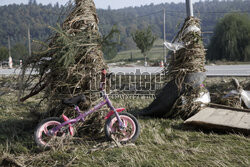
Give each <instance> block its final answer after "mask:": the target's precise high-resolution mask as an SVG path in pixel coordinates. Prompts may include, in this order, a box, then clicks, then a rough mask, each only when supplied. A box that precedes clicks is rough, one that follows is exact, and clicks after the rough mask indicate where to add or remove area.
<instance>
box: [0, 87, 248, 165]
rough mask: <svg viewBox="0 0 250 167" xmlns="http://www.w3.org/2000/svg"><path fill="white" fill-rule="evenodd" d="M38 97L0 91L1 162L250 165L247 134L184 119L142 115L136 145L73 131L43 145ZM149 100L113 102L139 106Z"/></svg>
mask: <svg viewBox="0 0 250 167" xmlns="http://www.w3.org/2000/svg"><path fill="white" fill-rule="evenodd" d="M0 90H1V88H0ZM35 101H36V99H30V100H29V101H27V102H25V103H24V104H22V105H18V104H17V103H16V95H15V92H14V91H12V92H10V93H8V94H5V95H3V96H0V164H2V166H6V164H7V165H10V166H11V165H12V166H18V165H19V166H129V167H133V166H135V167H137V166H143V167H150V166H152V167H154V166H159V167H165V166H211V167H212V166H213V167H214V166H220V167H222V166H246V167H248V166H250V139H249V137H247V136H243V135H241V134H232V133H222V132H212V131H204V130H201V129H200V130H199V129H194V128H191V127H186V126H184V125H183V121H182V120H169V119H152V118H150V119H147V118H138V119H139V122H140V125H141V134H140V136H139V138H138V140H137V141H136V143H135V145H126V146H124V147H121V148H119V147H116V146H114V144H112V143H108V142H106V141H105V140H104V139H103V138H101V139H99V140H95V141H93V140H85V139H84V138H79V137H74V138H71V139H70V140H66V141H67V142H66V144H65V145H60V146H59V147H58V148H54V149H51V150H40V149H39V148H38V147H37V146H36V145H35V143H34V140H33V131H34V128H35V126H36V125H37V122H36V121H34V119H35V117H33V115H32V114H30V109H31V108H32V107H34V105H35ZM151 101H152V99H146V100H145V99H144V100H140V99H137V100H125V101H124V100H114V101H113V103H114V105H116V106H117V107H122V106H124V105H125V107H127V108H128V109H129V111H130V112H131V111H133V112H135V111H137V110H139V109H141V108H143V107H145V106H147V105H148V104H149V103H150V102H151ZM103 136H104V135H103ZM69 141H70V142H69ZM98 148H99V149H98ZM0 166H1V165H0Z"/></svg>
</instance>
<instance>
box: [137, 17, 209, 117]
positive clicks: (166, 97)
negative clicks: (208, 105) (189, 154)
mask: <svg viewBox="0 0 250 167" xmlns="http://www.w3.org/2000/svg"><path fill="white" fill-rule="evenodd" d="M164 44H165V45H166V46H167V47H168V48H169V49H170V50H172V51H173V54H172V55H171V58H170V59H169V60H168V61H169V62H170V63H169V65H168V66H167V67H166V68H165V69H164V72H165V73H166V76H167V78H166V81H167V84H166V85H165V86H164V88H163V89H162V91H161V92H160V93H159V95H158V96H157V98H156V99H155V100H154V101H153V103H151V104H150V105H149V106H148V107H147V108H146V109H144V111H143V112H142V113H141V115H143V116H157V117H167V118H177V117H180V118H182V119H186V118H187V117H190V116H192V115H193V114H195V113H196V112H198V111H199V109H200V107H201V103H199V102H197V103H196V102H194V101H195V99H196V98H197V97H199V96H200V94H201V93H202V92H203V93H205V92H206V89H205V88H204V86H203V84H202V83H203V81H204V80H205V78H206V75H205V73H204V72H205V68H204V66H205V49H204V46H203V42H202V38H201V30H200V21H199V19H197V18H194V17H188V18H187V19H186V20H185V22H184V24H183V26H182V28H181V30H180V31H179V33H178V34H177V36H176V37H175V39H174V40H173V42H172V43H168V42H165V43H164Z"/></svg>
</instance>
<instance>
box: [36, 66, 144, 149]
mask: <svg viewBox="0 0 250 167" xmlns="http://www.w3.org/2000/svg"><path fill="white" fill-rule="evenodd" d="M107 76H110V75H106V70H104V69H103V70H102V78H101V83H100V94H101V96H102V97H103V101H102V102H100V103H99V104H97V105H96V106H94V107H93V108H92V109H90V110H88V111H86V112H84V113H82V112H81V111H80V109H79V107H78V104H79V103H80V102H83V101H85V100H86V98H85V96H84V95H79V96H76V97H73V98H71V99H64V100H63V101H62V103H63V104H65V105H68V106H72V107H74V109H75V110H76V111H77V113H78V116H77V117H76V118H74V119H69V118H68V117H67V116H65V115H64V114H63V115H62V118H63V119H60V118H58V117H50V118H47V119H44V120H42V121H41V122H40V123H39V125H38V126H37V128H36V130H35V133H34V135H35V142H36V143H37V145H38V146H40V147H43V148H46V147H52V146H53V145H54V144H55V142H57V141H58V140H52V139H55V138H59V139H62V138H63V137H65V136H67V135H68V134H69V135H71V136H73V135H74V134H75V132H74V128H73V126H74V125H75V124H76V123H77V122H79V121H82V122H84V120H85V117H86V116H88V115H90V114H92V113H93V112H95V111H97V110H98V109H100V108H102V107H103V106H104V105H107V106H108V107H109V108H110V112H109V113H108V114H107V115H106V116H105V118H104V119H106V123H105V126H104V131H105V136H106V138H107V139H108V140H112V139H115V140H117V141H119V142H121V143H126V142H134V141H135V140H136V139H137V137H138V136H139V133H140V126H139V123H138V121H137V119H136V118H135V117H134V116H133V115H131V114H129V113H127V112H122V111H124V110H125V108H117V109H115V108H114V107H113V105H112V103H111V101H110V99H109V97H108V95H107V94H106V92H105V90H104V85H105V81H106V77H107Z"/></svg>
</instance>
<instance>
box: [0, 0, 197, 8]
mask: <svg viewBox="0 0 250 167" xmlns="http://www.w3.org/2000/svg"><path fill="white" fill-rule="evenodd" d="M28 1H29V0H0V5H1V6H3V5H8V4H13V3H16V4H20V3H24V4H27V3H28ZM192 1H193V2H198V1H199V0H192ZM36 2H37V3H42V4H49V3H51V4H55V3H56V2H59V4H60V5H64V4H66V3H67V2H68V0H36ZM94 2H95V4H96V7H97V8H102V9H107V7H108V6H109V5H110V7H111V9H119V8H124V7H129V6H141V5H148V4H150V3H154V4H159V3H166V2H169V3H170V2H174V3H179V2H185V0H94Z"/></svg>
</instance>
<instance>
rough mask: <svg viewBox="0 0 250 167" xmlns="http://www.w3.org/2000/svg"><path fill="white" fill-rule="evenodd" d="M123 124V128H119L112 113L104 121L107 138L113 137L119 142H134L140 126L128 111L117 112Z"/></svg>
mask: <svg viewBox="0 0 250 167" xmlns="http://www.w3.org/2000/svg"><path fill="white" fill-rule="evenodd" d="M118 114H119V115H120V118H121V120H122V122H123V123H124V125H125V128H124V129H120V128H119V123H118V120H117V118H116V116H115V114H113V115H112V116H111V117H109V119H108V120H107V121H106V124H105V127H104V131H105V136H106V138H107V139H108V140H112V138H113V139H115V140H116V141H119V142H121V143H127V142H134V141H135V140H136V139H137V138H138V136H139V134H140V126H139V123H138V121H137V119H136V118H135V117H134V116H133V115H131V114H129V113H125V112H122V113H118Z"/></svg>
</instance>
